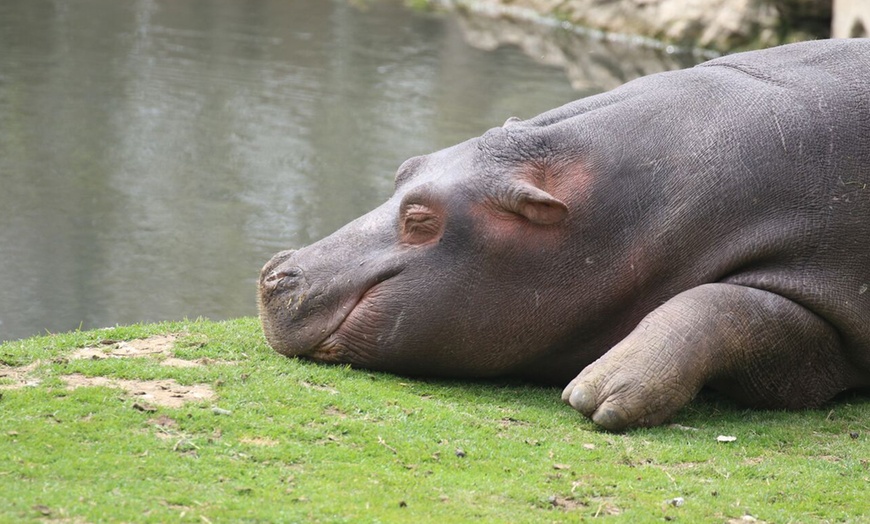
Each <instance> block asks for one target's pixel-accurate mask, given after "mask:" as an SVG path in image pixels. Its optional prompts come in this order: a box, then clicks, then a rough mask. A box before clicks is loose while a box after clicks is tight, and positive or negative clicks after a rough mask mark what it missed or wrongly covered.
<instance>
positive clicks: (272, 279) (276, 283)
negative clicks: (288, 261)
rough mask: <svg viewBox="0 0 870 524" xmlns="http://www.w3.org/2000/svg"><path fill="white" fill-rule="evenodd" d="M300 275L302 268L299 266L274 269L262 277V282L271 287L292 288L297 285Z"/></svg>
mask: <svg viewBox="0 0 870 524" xmlns="http://www.w3.org/2000/svg"><path fill="white" fill-rule="evenodd" d="M301 277H302V270H301V269H299V268H295V267H294V268H287V269H281V270H275V271H272V272H271V273H269V274H268V275H267V276H266V278H264V279H263V284H264V285H265V286H267V287H269V288H272V289H293V288H295V287H296V286H297V285H299V282H300V280H301Z"/></svg>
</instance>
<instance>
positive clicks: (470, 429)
mask: <svg viewBox="0 0 870 524" xmlns="http://www.w3.org/2000/svg"><path fill="white" fill-rule="evenodd" d="M165 334H175V335H176V338H175V340H174V342H171V343H170V344H169V345H168V346H167V349H166V350H165V351H164V352H163V353H155V354H152V355H150V356H144V357H136V358H133V357H130V356H120V357H118V358H103V357H112V356H113V353H117V352H122V351H121V349H117V348H119V347H121V348H122V349H123V347H127V346H125V345H124V344H119V342H120V341H125V340H134V339H149V337H153V336H155V335H165ZM149 340H156V339H149ZM85 347H92V348H94V349H92V350H90V353H87V354H86V355H89V356H86V357H85V358H80V357H81V356H82V353H81V352H80V351H79V350H80V348H85ZM77 351H79V353H76V352H77ZM167 353H168V354H167ZM94 355H96V358H95V357H94ZM170 357H171V358H172V359H173V360H172V361H173V362H174V363H175V364H176V365H175V366H168V365H164V364H167V363H169V360H167V359H169V358H170ZM178 359H181V360H183V361H189V362H191V363H196V364H198V365H195V366H190V367H180V366H179V365H178ZM184 363H185V362H181V364H184ZM22 370H23V371H22ZM69 376H72V377H74V378H73V379H70V378H67V377H69ZM94 377H106V378H108V379H111V380H112V381H113V382H111V383H107V381H103V382H102V383H101V384H102V385H91V386H84V387H78V388H76V389H70V388H69V387H68V381H69V380H77V381H78V383H87V382H88V381H97V380H99V379H95V378H94ZM167 379H173V380H175V381H176V382H177V383H178V388H179V391H181V393H179V394H183V392H184V390H186V389H190V387H191V386H193V385H196V384H201V385H204V386H207V387H210V388H211V389H212V390H213V392H214V395H215V396H214V397H212V398H206V397H203V398H200V399H199V400H196V399H195V400H194V401H192V402H188V403H185V404H183V405H181V406H180V407H175V408H171V407H165V406H163V405H162V404H161V403H160V402H159V401H157V400H155V399H154V398H152V397H151V396H149V395H141V394H137V393H140V392H141V391H140V389H138V388H140V386H141V390H142V391H147V390H148V388H149V387H152V386H153V384H152V385H149V383H148V382H147V381H153V380H161V381H164V382H161V383H160V385H159V387H157V388H156V390H157V391H158V392H159V391H161V388H163V389H162V391H164V392H169V393H172V392H173V391H175V390H174V389H169V390H166V389H165V388H166V387H168V386H166V384H167V383H166V382H165V381H166V380H167ZM133 380H139V381H146V382H142V383H138V384H134V385H132V386H127V389H126V390H125V389H123V388H122V387H121V385H122V384H131V383H130V382H122V381H133ZM559 394H560V390H558V389H553V388H539V387H533V386H528V385H524V384H518V383H479V382H478V383H474V382H472V383H469V382H446V381H424V380H412V379H408V378H404V377H396V376H392V375H386V374H381V373H373V372H368V371H359V370H352V369H348V368H343V367H330V366H322V365H316V364H311V363H308V362H303V361H297V360H291V359H287V358H284V357H281V356H280V355H277V354H275V353H273V352H272V351H271V350H270V349H269V348H268V347H267V346H266V344H265V342H264V340H263V337H262V335H261V334H260V332H259V327H258V325H257V321H256V319H252V318H244V319H239V320H234V321H229V322H222V323H212V322H207V321H195V322H194V321H191V322H183V323H166V324H155V325H144V326H131V327H121V328H117V329H110V330H99V331H89V332H81V333H71V334H64V335H53V336H48V337H39V338H34V339H29V340H25V341H22V342H13V343H7V344H5V345H0V395H2V396H0V493H2V496H0V522H28V521H31V522H40V521H56V522H68V523H83V522H122V521H123V522H197V523H203V522H205V523H208V522H213V523H218V522H439V523H440V522H469V521H475V522H535V523H538V522H578V521H585V520H591V519H594V518H603V519H608V520H613V521H622V522H632V523H634V522H662V521H679V522H728V521H729V520H731V519H735V521H740V522H743V521H747V520H749V519H748V518H745V519H744V520H740V519H741V518H743V517H744V515H751V516H752V517H754V518H755V519H758V521H766V522H777V523H779V522H782V523H785V522H826V521H827V522H870V398H867V397H864V396H849V397H846V398H843V399H838V400H837V401H835V402H833V403H831V404H830V405H829V406H827V407H826V408H825V409H824V410H818V411H808V412H801V413H782V412H769V411H767V412H763V411H748V410H745V409H742V408H740V407H738V406H735V405H734V404H732V403H730V402H729V401H727V400H726V399H722V398H720V397H717V396H715V395H712V394H707V395H705V396H704V397H703V398H701V399H699V400H696V401H695V402H694V403H693V404H692V405H691V406H690V407H689V408H687V409H685V410H683V411H682V412H681V413H680V414H679V416H678V417H677V419H676V420H674V423H675V424H674V425H671V426H666V427H661V428H654V429H649V430H640V431H632V432H629V433H626V434H611V433H606V432H603V431H600V430H598V429H596V428H595V427H594V426H593V425H592V424H591V423H589V422H588V421H586V420H585V419H583V418H582V417H580V416H579V415H578V414H577V413H575V412H573V411H572V410H571V409H569V408H568V407H567V406H565V405H563V404H562V403H561V401H560V400H559ZM170 397H171V395H170ZM172 398H173V399H174V400H175V401H176V402H179V403H180V402H181V401H182V400H183V398H180V397H172ZM720 435H723V436H733V437H736V440H735V441H733V442H719V441H718V440H717V437H718V436H720Z"/></svg>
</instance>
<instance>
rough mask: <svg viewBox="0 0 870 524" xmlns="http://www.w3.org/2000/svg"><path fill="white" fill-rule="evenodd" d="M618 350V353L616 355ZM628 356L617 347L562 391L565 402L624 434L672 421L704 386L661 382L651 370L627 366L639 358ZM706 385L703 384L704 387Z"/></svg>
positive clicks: (597, 421) (597, 422) (600, 424)
mask: <svg viewBox="0 0 870 524" xmlns="http://www.w3.org/2000/svg"><path fill="white" fill-rule="evenodd" d="M614 350H616V351H615V352H614ZM619 353H623V354H625V353H628V351H627V350H626V349H624V348H620V347H619V346H617V347H616V348H614V349H613V350H611V353H608V354H607V355H605V357H602V358H601V359H599V360H598V361H596V362H595V363H593V364H591V365H590V366H588V367H587V368H586V369H584V370H583V372H582V373H580V375H578V376H577V378H575V379H574V380H572V381H571V383H569V384H568V386H567V387H566V388H565V390H564V391H563V392H562V400H564V401H565V402H567V403H568V404H570V405H571V407H573V408H574V409H576V410H577V411H579V412H580V413H582V414H583V415H585V416H587V417H589V418H590V419H592V421H593V422H594V423H596V424H598V425H599V426H601V427H603V428H604V429H607V430H610V431H620V430H623V429H626V428H629V427H649V426H655V425H658V424H661V423H662V422H665V421H666V420H668V419H669V418H671V417H672V416H673V415H674V414H675V413H676V412H677V411H678V410H679V409H680V408H681V407H683V406H684V405H685V404H686V403H688V402H689V401H690V400H692V398H693V397H694V396H695V394H696V393H697V391H698V390H699V389H700V386H694V385H689V387H686V386H687V385H688V384H686V383H681V382H680V381H674V380H667V379H657V378H656V377H654V376H651V375H650V373H649V371H648V370H649V369H652V367H649V368H647V370H644V369H643V368H637V367H635V366H630V365H626V361H629V362H631V361H633V362H634V363H635V364H637V363H638V360H637V359H626V358H620V355H619ZM702 385H703V384H702Z"/></svg>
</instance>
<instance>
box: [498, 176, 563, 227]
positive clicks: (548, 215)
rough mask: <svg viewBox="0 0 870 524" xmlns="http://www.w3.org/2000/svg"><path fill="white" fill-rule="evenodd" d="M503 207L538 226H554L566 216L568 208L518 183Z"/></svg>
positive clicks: (544, 193)
mask: <svg viewBox="0 0 870 524" xmlns="http://www.w3.org/2000/svg"><path fill="white" fill-rule="evenodd" d="M505 207H507V208H508V210H509V211H511V212H513V213H516V214H518V215H522V216H524V217H526V218H527V219H528V220H529V221H530V222H532V223H534V224H540V225H550V224H555V223H557V222H561V221H562V220H564V219H565V217H567V216H568V206H566V205H565V203H564V202H562V201H561V200H559V199H558V198H556V197H554V196H553V195H551V194H550V193H547V192H546V191H544V190H543V189H539V188H537V187H535V186H533V185H531V184H528V183H520V184H517V185H516V186H514V187H513V188H512V190H511V191H510V194H509V195H508V196H507V199H506V202H505Z"/></svg>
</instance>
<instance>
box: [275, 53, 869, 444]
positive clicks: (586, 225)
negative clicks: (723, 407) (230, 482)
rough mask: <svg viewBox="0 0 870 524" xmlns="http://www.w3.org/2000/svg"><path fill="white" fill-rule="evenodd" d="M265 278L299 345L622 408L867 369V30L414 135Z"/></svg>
mask: <svg viewBox="0 0 870 524" xmlns="http://www.w3.org/2000/svg"><path fill="white" fill-rule="evenodd" d="M258 295H259V311H260V317H261V322H262V326H263V331H264V333H265V336H266V339H267V341H268V343H269V344H270V345H271V346H272V347H273V348H274V349H275V350H277V351H278V352H280V353H282V354H284V355H288V356H294V357H303V358H306V359H311V360H314V361H319V362H328V363H341V364H349V365H351V366H353V367H359V368H367V369H373V370H381V371H387V372H392V373H396V374H402V375H410V376H431V377H451V378H474V377H479V378H484V377H517V378H520V379H526V380H531V381H536V382H541V383H546V384H559V385H562V386H564V385H565V384H567V387H565V389H564V391H563V393H562V399H563V400H564V401H565V402H567V403H568V404H569V405H570V406H571V407H573V408H574V409H576V410H577V411H579V412H580V413H582V414H583V415H585V416H586V417H589V418H591V420H592V421H593V422H594V423H596V424H598V425H599V426H601V427H603V428H605V429H607V430H614V431H619V430H623V429H626V428H631V427H638V426H653V425H657V424H661V423H664V422H666V421H668V420H670V419H672V418H673V416H674V415H675V414H676V413H677V412H678V411H679V410H680V408H682V407H683V406H685V405H686V404H687V403H689V402H690V401H691V400H692V399H693V398H694V397H695V396H696V394H697V393H698V392H699V391H700V390H701V389H702V388H704V387H709V388H713V389H715V390H718V391H720V392H722V393H724V394H725V395H727V396H730V397H733V398H734V399H736V400H737V401H738V402H741V403H744V404H746V405H748V406H754V407H758V408H763V409H799V408H808V407H817V406H819V405H820V404H822V403H824V402H826V401H829V400H830V399H831V398H832V397H834V396H835V395H837V394H838V393H840V392H842V391H845V390H848V389H852V388H861V387H866V386H870V40H867V39H853V40H826V41H815V42H806V43H797V44H791V45H786V46H781V47H777V48H772V49H767V50H760V51H752V52H746V53H739V54H734V55H730V56H724V57H721V58H717V59H713V60H710V61H707V62H705V63H702V64H700V65H697V66H695V67H692V68H689V69H684V70H679V71H671V72H665V73H658V74H654V75H650V76H646V77H642V78H639V79H636V80H633V81H630V82H628V83H625V84H624V85H622V86H620V87H618V88H616V89H614V90H612V91H609V92H606V93H602V94H598V95H595V96H591V97H587V98H583V99H580V100H577V101H575V102H572V103H569V104H567V105H565V106H562V107H559V108H557V109H553V110H550V111H547V112H545V113H543V114H541V115H538V116H536V117H533V118H530V119H528V120H520V119H517V118H509V119H508V120H507V121H506V122H505V123H504V125H502V126H501V127H495V128H493V129H490V130H489V131H487V132H486V133H484V134H483V135H482V136H480V137H477V138H473V139H470V140H468V141H466V142H463V143H460V144H458V145H455V146H452V147H449V148H447V149H444V150H441V151H437V152H435V153H432V154H428V155H424V156H418V157H414V158H411V159H410V160H407V161H405V162H404V163H403V164H402V165H401V167H399V169H398V172H397V174H396V175H395V192H394V193H393V195H392V196H391V197H390V198H389V199H388V200H387V201H386V202H385V203H384V204H382V205H381V206H379V207H377V208H376V209H374V210H373V211H371V212H369V213H368V214H365V215H364V216H362V217H360V218H358V219H356V220H354V221H352V222H350V223H349V224H347V225H346V226H344V227H342V228H341V229H339V230H338V231H336V232H335V233H333V234H332V235H330V236H328V237H326V238H324V239H322V240H320V241H318V242H316V243H314V244H312V245H310V246H308V247H305V248H303V249H299V250H296V251H293V250H288V251H283V252H280V253H278V254H276V255H275V256H274V257H273V258H272V259H271V260H270V261H269V262H268V263H267V264H266V265H265V267H263V269H262V272H261V275H260V278H259V288H258Z"/></svg>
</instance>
